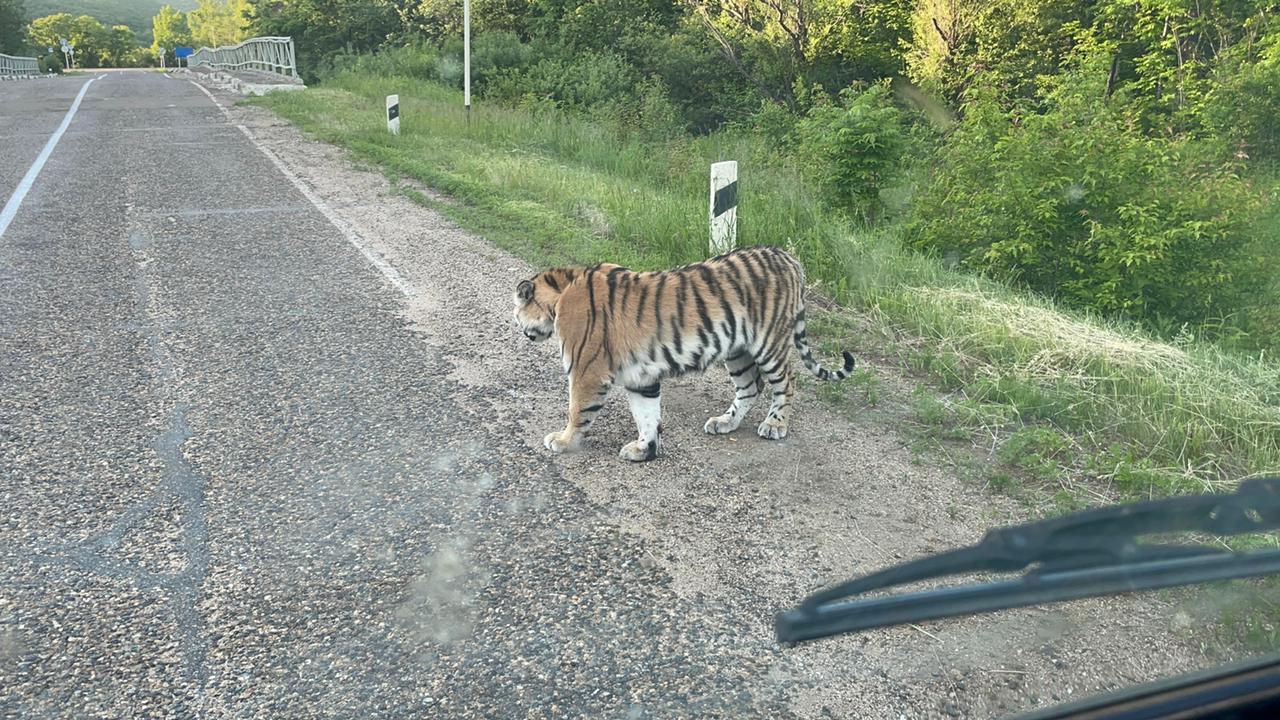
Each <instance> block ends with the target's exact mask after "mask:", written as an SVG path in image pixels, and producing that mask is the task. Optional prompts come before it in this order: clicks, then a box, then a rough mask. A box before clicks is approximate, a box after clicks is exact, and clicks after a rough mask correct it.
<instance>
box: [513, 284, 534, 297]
mask: <svg viewBox="0 0 1280 720" xmlns="http://www.w3.org/2000/svg"><path fill="white" fill-rule="evenodd" d="M516 297H519V298H520V299H521V300H532V299H533V283H531V282H529V281H528V280H521V281H520V284H519V285H517V286H516Z"/></svg>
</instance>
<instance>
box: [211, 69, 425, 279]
mask: <svg viewBox="0 0 1280 720" xmlns="http://www.w3.org/2000/svg"><path fill="white" fill-rule="evenodd" d="M187 82H189V83H191V84H192V85H195V86H196V87H198V88H200V91H201V92H203V93H204V94H205V95H208V96H209V100H210V101H212V102H213V104H214V105H216V106H217V107H218V109H219V110H221V111H222V114H223V115H226V116H227V117H228V118H230V117H231V115H230V113H228V112H227V109H226V108H224V107H222V105H221V104H219V103H218V100H217V99H216V98H215V97H214V96H213V93H211V92H209V90H208V88H206V87H205V86H203V85H201V84H200V83H198V82H196V81H195V80H188V81H187ZM236 128H237V129H239V130H240V132H242V133H244V136H245V137H246V138H248V139H249V142H250V143H251V144H252V145H253V146H254V147H256V148H258V150H259V151H260V152H261V153H262V154H263V155H266V156H267V159H268V160H270V161H271V164H272V165H275V166H276V169H277V170H279V171H280V174H281V175H284V176H285V178H287V179H288V180H289V182H290V183H292V184H293V186H294V187H295V188H297V189H298V192H300V193H302V196H303V197H305V198H306V199H307V201H308V202H310V203H311V204H312V205H314V206H315V208H316V209H317V210H319V211H320V214H321V215H324V217H325V219H326V220H328V221H329V224H330V225H333V226H334V227H335V228H337V230H338V232H340V233H342V236H343V237H345V238H346V239H347V242H349V243H351V245H352V247H354V248H355V249H356V250H359V251H360V254H361V255H363V256H364V258H365V259H366V260H368V261H369V263H370V264H371V265H373V266H374V267H375V268H377V269H378V272H380V273H382V276H383V277H385V278H386V279H387V282H389V283H391V284H392V285H394V286H395V288H396V289H397V290H399V291H400V293H401V294H402V295H404V296H405V297H406V298H413V297H415V296H416V295H417V291H416V290H414V288H413V285H411V284H410V283H409V281H408V280H405V278H404V276H403V275H401V274H400V271H399V270H396V269H395V266H393V265H392V264H391V263H389V262H387V261H386V260H385V259H383V258H382V256H380V255H378V253H376V252H374V250H373V248H371V247H369V244H368V243H367V242H365V240H364V238H362V237H360V233H358V232H356V230H355V228H353V227H351V225H350V224H349V223H347V222H346V221H345V220H343V219H342V218H340V217H338V214H337V213H335V212H334V211H333V210H332V209H331V208H330V207H329V206H328V205H327V204H326V203H325V202H324V200H321V199H320V197H319V196H318V195H316V194H315V193H314V192H311V189H310V188H308V187H307V186H306V185H304V184H303V182H302V180H301V179H300V178H298V176H296V175H294V174H293V172H292V171H290V170H289V168H288V167H286V166H285V164H284V163H283V162H281V161H280V158H278V157H276V155H275V153H273V152H271V151H270V150H268V149H267V148H265V147H263V146H262V144H261V143H259V142H258V140H257V138H255V137H254V136H253V134H252V133H250V132H249V128H247V127H245V126H244V125H236Z"/></svg>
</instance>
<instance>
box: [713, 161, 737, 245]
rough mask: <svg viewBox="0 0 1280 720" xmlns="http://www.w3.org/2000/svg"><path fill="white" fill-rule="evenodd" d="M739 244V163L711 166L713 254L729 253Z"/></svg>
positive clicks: (728, 162) (730, 162)
mask: <svg viewBox="0 0 1280 720" xmlns="http://www.w3.org/2000/svg"><path fill="white" fill-rule="evenodd" d="M737 244H738V163H737V161H736V160H726V161H725V162H718V163H714V164H712V166H711V254H712V255H719V254H721V253H727V252H729V251H730V250H732V249H733V248H734V247H735V246H736V245H737Z"/></svg>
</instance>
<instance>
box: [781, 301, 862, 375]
mask: <svg viewBox="0 0 1280 720" xmlns="http://www.w3.org/2000/svg"><path fill="white" fill-rule="evenodd" d="M793 339H794V340H795V343H796V350H798V351H800V359H801V360H803V361H804V366H805V367H807V368H809V372H811V373H813V374H814V375H816V376H817V377H818V379H819V380H843V379H845V378H847V377H849V373H851V372H853V366H854V365H855V364H856V361H855V360H854V359H853V355H851V354H850V353H849V351H848V350H844V351H842V353H843V355H844V367H842V368H840V369H839V370H836V371H835V372H832V371H831V370H828V369H826V368H824V367H822V366H821V365H819V364H818V361H817V360H814V359H813V353H812V352H810V350H809V338H808V336H807V335H806V334H805V331H804V306H803V305H802V306H800V310H799V312H797V313H796V320H795V325H794V336H793Z"/></svg>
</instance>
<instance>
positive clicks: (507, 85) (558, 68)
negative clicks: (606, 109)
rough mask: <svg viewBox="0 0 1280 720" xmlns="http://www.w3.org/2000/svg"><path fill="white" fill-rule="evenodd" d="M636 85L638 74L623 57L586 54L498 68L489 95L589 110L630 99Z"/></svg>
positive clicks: (489, 86) (505, 99) (489, 88)
mask: <svg viewBox="0 0 1280 720" xmlns="http://www.w3.org/2000/svg"><path fill="white" fill-rule="evenodd" d="M635 85H636V77H635V71H634V70H633V69H632V68H631V66H630V65H628V64H627V62H626V61H625V60H623V59H622V58H620V57H618V56H617V55H614V54H612V53H584V54H582V55H580V56H578V57H576V58H573V59H569V60H562V59H559V58H544V59H542V60H539V61H538V62H537V63H535V64H533V65H532V66H530V67H528V68H524V69H521V68H501V69H498V70H496V71H495V72H494V74H493V76H492V78H491V80H490V81H489V83H488V86H487V88H486V94H487V95H488V96H489V97H493V98H496V99H499V100H504V101H507V102H513V103H514V102H519V101H520V100H521V99H523V98H526V97H532V98H546V99H549V100H553V101H555V103H556V104H557V105H558V106H559V107H563V108H567V109H571V110H586V109H589V108H591V107H594V106H598V105H604V104H606V103H609V102H612V101H615V100H616V99H618V98H619V97H629V96H631V95H632V89H633V88H634V87H635Z"/></svg>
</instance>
